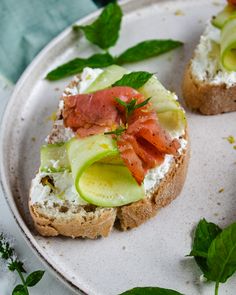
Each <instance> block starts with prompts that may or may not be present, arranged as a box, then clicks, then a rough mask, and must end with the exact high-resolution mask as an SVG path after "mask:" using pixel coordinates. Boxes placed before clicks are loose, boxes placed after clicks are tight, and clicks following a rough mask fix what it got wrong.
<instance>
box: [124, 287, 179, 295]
mask: <svg viewBox="0 0 236 295" xmlns="http://www.w3.org/2000/svg"><path fill="white" fill-rule="evenodd" d="M120 295H183V294H181V293H179V292H177V291H174V290H170V289H163V288H158V287H142V288H133V289H131V290H128V291H126V292H124V293H121V294H120Z"/></svg>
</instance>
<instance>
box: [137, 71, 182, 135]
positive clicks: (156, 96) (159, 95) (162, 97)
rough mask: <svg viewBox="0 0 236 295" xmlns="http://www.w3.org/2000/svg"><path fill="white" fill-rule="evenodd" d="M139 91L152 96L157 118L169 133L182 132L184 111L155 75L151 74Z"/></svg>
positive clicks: (146, 95)
mask: <svg viewBox="0 0 236 295" xmlns="http://www.w3.org/2000/svg"><path fill="white" fill-rule="evenodd" d="M139 92H140V93H142V94H143V95H144V96H145V97H146V98H148V97H151V98H152V99H151V102H152V105H153V108H154V109H155V110H156V112H157V116H158V119H159V121H160V123H161V125H162V126H163V128H164V129H166V130H168V131H169V132H170V133H175V134H182V133H183V131H184V129H185V128H186V117H185V112H184V110H183V108H182V107H181V106H180V104H179V103H178V101H177V100H176V97H175V95H174V94H173V93H171V92H170V91H168V90H166V89H165V87H164V86H163V85H162V84H161V83H160V82H159V81H158V80H157V78H156V77H155V76H152V77H151V78H150V79H149V80H148V81H147V83H145V84H144V85H143V86H142V87H141V88H140V89H139Z"/></svg>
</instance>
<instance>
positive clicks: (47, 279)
mask: <svg viewBox="0 0 236 295" xmlns="http://www.w3.org/2000/svg"><path fill="white" fill-rule="evenodd" d="M12 90H13V86H12V85H10V84H8V83H7V82H6V81H3V80H1V79H0V118H2V115H3V112H4V109H5V106H6V104H7V101H8V98H9V96H10V94H11V92H12ZM0 232H4V233H6V234H9V235H11V236H12V237H14V239H15V249H16V251H17V253H18V254H19V257H20V259H21V260H22V261H23V262H24V263H25V268H26V270H27V272H29V273H30V272H32V271H34V270H39V269H42V270H46V272H45V275H44V277H43V279H42V281H41V282H40V283H39V284H38V285H37V286H35V287H33V288H31V289H30V295H42V294H45V295H55V294H56V295H73V294H75V293H74V292H72V291H71V290H69V289H68V288H67V287H66V286H64V285H63V283H62V282H61V281H59V279H57V278H56V277H55V276H54V275H53V274H52V273H51V271H50V270H49V269H48V267H46V266H45V265H44V264H43V263H42V262H41V261H40V260H39V258H38V257H37V256H36V255H35V254H34V253H33V251H32V250H31V249H30V247H29V246H28V245H27V243H26V241H25V240H24V238H23V236H22V234H21V232H20V230H19V228H18V226H17V224H16V222H15V220H14V218H13V217H12V214H11V212H10V209H9V208H8V205H7V203H6V200H5V198H4V195H3V192H2V190H1V189H0ZM19 283H20V280H19V278H18V276H17V274H16V273H11V272H9V271H8V270H7V269H6V267H5V266H4V265H3V264H2V261H0V294H1V295H10V294H11V293H12V290H13V288H14V287H15V286H16V285H17V284H19Z"/></svg>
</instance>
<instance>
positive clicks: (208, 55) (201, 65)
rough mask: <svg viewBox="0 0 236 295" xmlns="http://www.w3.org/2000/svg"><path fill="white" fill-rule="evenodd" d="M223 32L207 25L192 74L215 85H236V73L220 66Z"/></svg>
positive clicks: (193, 62)
mask: <svg viewBox="0 0 236 295" xmlns="http://www.w3.org/2000/svg"><path fill="white" fill-rule="evenodd" d="M220 34H221V31H220V30H219V29H218V28H216V27H214V26H213V25H212V24H211V23H210V22H209V23H208V24H207V26H206V29H205V31H204V33H203V34H202V36H201V38H200V42H199V44H198V46H197V48H196V50H195V53H194V58H193V59H192V62H191V66H192V73H193V75H194V76H195V77H196V78H197V79H198V80H199V81H203V82H207V83H209V84H213V85H220V84H225V85H226V86H227V87H231V86H233V85H235V84H236V72H228V71H226V70H225V69H224V68H223V67H222V66H221V64H220V37H221V36H220Z"/></svg>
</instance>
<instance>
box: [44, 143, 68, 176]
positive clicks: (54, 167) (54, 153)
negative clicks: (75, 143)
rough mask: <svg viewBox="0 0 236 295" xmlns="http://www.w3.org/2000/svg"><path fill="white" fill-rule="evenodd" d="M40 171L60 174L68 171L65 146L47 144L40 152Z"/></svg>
mask: <svg viewBox="0 0 236 295" xmlns="http://www.w3.org/2000/svg"><path fill="white" fill-rule="evenodd" d="M40 161H41V164H40V171H43V172H62V171H65V170H70V163H69V160H68V157H67V152H66V147H65V144H64V143H62V144H47V145H43V146H42V147H41V150H40Z"/></svg>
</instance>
